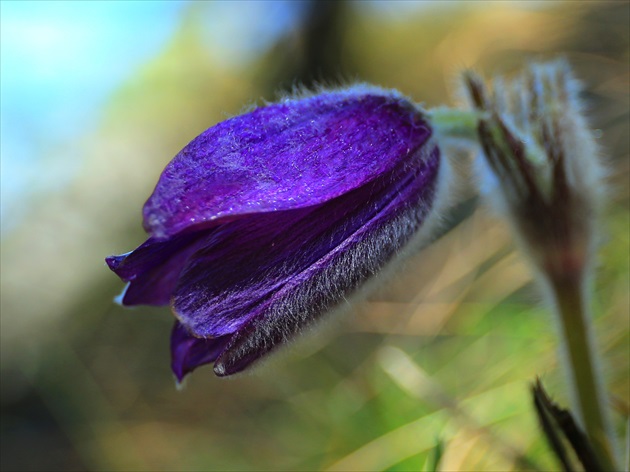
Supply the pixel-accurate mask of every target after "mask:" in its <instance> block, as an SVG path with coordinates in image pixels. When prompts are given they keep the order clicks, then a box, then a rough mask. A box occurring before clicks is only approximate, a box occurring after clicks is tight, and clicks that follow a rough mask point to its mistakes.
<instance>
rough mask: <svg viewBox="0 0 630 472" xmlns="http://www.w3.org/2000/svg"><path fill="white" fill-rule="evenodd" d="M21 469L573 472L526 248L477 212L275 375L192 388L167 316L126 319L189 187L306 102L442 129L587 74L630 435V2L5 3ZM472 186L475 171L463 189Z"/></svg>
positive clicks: (12, 397) (16, 463) (604, 326)
mask: <svg viewBox="0 0 630 472" xmlns="http://www.w3.org/2000/svg"><path fill="white" fill-rule="evenodd" d="M0 8H1V11H0V21H1V28H0V29H1V32H2V41H1V47H2V51H1V56H0V58H1V61H2V68H1V73H2V76H1V83H2V96H1V99H2V129H1V132H2V136H1V138H2V139H1V142H2V252H1V263H2V264H1V271H2V272H1V291H2V292H1V295H2V296H1V338H0V339H1V356H2V357H1V359H2V362H1V371H0V373H1V376H2V383H1V395H2V405H1V407H2V412H1V420H2V428H1V434H2V450H1V468H2V470H7V471H9V470H20V471H22V470H112V471H122V470H147V471H148V470H151V471H154V470H291V471H293V470H423V469H424V468H427V467H429V466H430V463H431V461H432V457H433V456H434V453H435V450H436V447H438V445H442V446H443V456H442V459H441V463H440V469H441V470H521V469H523V468H525V467H526V466H527V465H528V464H529V466H534V465H535V466H536V467H538V468H539V469H542V470H548V469H553V468H556V463H555V462H554V461H553V459H552V458H551V457H550V455H549V454H548V452H547V449H546V445H545V443H544V441H543V439H542V438H541V437H540V434H539V432H538V428H537V425H536V421H535V417H534V415H533V411H532V408H531V401H530V399H529V394H528V386H529V384H530V383H531V382H532V381H533V380H534V378H535V376H536V375H540V376H542V379H543V381H544V382H545V384H546V386H547V387H548V389H549V391H550V392H551V393H552V394H553V396H554V398H555V399H557V400H558V401H559V402H560V403H563V404H565V405H566V404H569V399H568V398H567V394H566V390H565V387H564V381H563V377H562V375H561V373H560V372H558V369H557V364H558V359H557V351H556V337H555V333H554V329H553V323H552V321H551V318H550V316H549V313H548V312H547V310H546V309H545V308H544V306H543V305H542V303H541V300H540V298H539V296H538V295H537V293H536V291H535V289H534V287H533V285H532V281H531V277H530V273H529V271H528V269H527V267H526V266H525V265H524V264H523V262H522V260H521V258H520V257H519V255H518V254H517V253H515V252H514V250H513V246H512V242H511V240H510V237H509V235H508V234H507V232H506V228H505V227H504V225H503V224H502V223H501V222H499V221H497V220H496V219H495V218H493V216H492V215H490V214H489V213H488V212H487V211H486V210H484V209H483V208H476V207H475V206H474V203H475V201H474V198H473V196H472V194H471V192H470V191H469V190H468V189H461V191H460V195H458V199H459V201H461V202H463V203H462V204H461V205H459V206H458V207H457V209H456V210H454V211H453V212H452V214H451V216H450V221H451V225H450V226H451V229H450V230H449V231H448V232H446V234H445V235H444V236H443V237H441V238H440V239H439V240H438V241H436V242H435V243H434V244H432V245H431V246H430V247H428V248H426V249H425V250H423V251H422V252H421V253H419V254H418V255H416V256H415V257H413V258H412V259H411V260H409V262H408V264H406V266H405V267H404V268H402V269H401V270H400V271H399V273H398V274H397V275H396V276H394V277H392V278H390V279H387V280H383V282H382V283H381V284H380V285H379V288H378V290H376V291H375V292H374V293H373V294H371V295H370V296H369V298H368V299H367V300H366V301H365V303H362V304H361V305H358V306H356V307H354V308H353V309H352V310H351V312H350V313H346V314H345V315H344V316H343V318H342V319H340V320H335V323H333V326H328V327H327V328H326V329H325V330H324V332H322V333H320V335H319V336H317V337H315V338H311V339H309V340H307V341H305V342H301V343H298V346H296V347H293V348H291V349H290V350H289V351H288V353H287V354H284V355H280V356H277V357H278V358H277V359H272V361H271V362H269V363H267V364H266V365H264V366H263V367H261V368H258V369H256V370H255V371H254V372H252V373H251V374H246V375H242V376H240V377H237V378H234V379H228V380H222V379H218V378H215V377H214V375H213V374H212V370H211V369H210V368H208V367H206V368H201V369H199V370H198V371H197V372H195V373H194V374H193V375H192V376H191V377H190V378H189V379H188V382H187V385H186V387H185V388H184V389H183V390H182V391H178V390H176V388H175V383H174V381H173V379H172V376H171V373H170V368H169V350H168V339H169V334H170V328H171V324H172V317H171V315H170V313H169V310H168V309H167V308H163V309H157V308H138V309H134V310H125V309H123V308H121V307H119V306H117V305H114V304H113V303H112V298H113V297H114V296H115V295H116V294H117V293H118V292H119V291H120V290H121V288H122V283H121V282H119V281H118V279H117V278H116V277H115V276H114V275H113V274H112V273H110V272H109V270H108V269H107V267H106V266H105V264H104V261H103V258H104V257H105V256H106V255H109V254H113V253H121V252H125V251H128V250H130V249H132V248H134V247H135V246H137V245H138V244H139V243H141V242H142V241H143V239H144V233H143V231H142V229H141V224H140V223H141V216H140V210H141V207H142V204H143V203H144V201H145V199H146V198H147V197H148V195H149V194H150V192H151V190H152V188H153V186H154V185H155V183H156V181H157V178H158V176H159V174H160V172H161V170H162V169H163V167H164V165H165V164H166V163H167V162H168V161H169V160H170V159H171V158H172V157H173V156H174V155H175V154H176V153H177V152H178V151H179V149H181V148H182V147H183V146H184V145H185V144H186V143H188V142H189V141H190V140H191V139H192V138H193V137H195V136H196V135H198V134H199V133H200V132H201V131H203V130H204V129H206V128H208V127H210V126H211V125H213V124H215V123H216V122H218V121H221V120H223V119H225V118H226V117H227V116H230V115H234V114H238V113H239V112H240V111H241V110H243V108H244V107H245V106H248V105H251V104H253V103H262V99H267V100H273V99H274V98H275V97H277V95H278V94H279V93H281V92H282V91H286V90H290V89H291V88H292V87H293V86H295V85H299V84H306V85H312V84H313V83H329V84H335V83H347V82H350V81H356V80H361V81H368V82H372V83H376V84H379V85H382V86H385V87H391V88H398V89H399V90H401V91H402V92H403V93H404V94H406V95H408V96H410V97H412V98H413V99H415V100H416V101H418V102H420V103H424V104H425V105H426V106H427V107H432V106H437V105H440V104H443V103H449V104H454V103H456V101H457V93H456V86H455V84H456V78H457V71H458V70H461V69H462V68H464V67H474V68H476V69H478V70H480V71H483V72H484V73H485V74H486V75H492V74H494V73H498V72H510V71H515V70H516V69H517V68H518V67H519V66H520V65H522V64H523V63H524V62H525V61H528V60H531V59H541V58H543V59H544V58H552V57H556V56H557V55H559V54H561V55H563V56H565V57H567V58H568V59H569V61H570V62H571V64H572V65H573V66H574V68H575V72H576V74H577V76H578V77H580V78H581V79H582V80H583V83H584V86H585V92H584V99H585V101H586V103H587V105H588V115H589V118H590V120H591V124H592V126H593V128H595V129H597V130H601V135H600V138H599V139H600V143H601V146H602V148H603V149H604V151H605V154H606V157H607V159H608V168H609V170H610V172H609V180H610V184H611V191H610V199H609V200H610V201H609V205H608V208H607V211H606V215H605V218H604V219H603V221H602V232H603V234H604V241H603V243H602V246H601V250H600V258H599V261H600V265H599V267H598V272H597V278H596V281H595V285H596V290H595V293H594V304H595V312H596V321H595V327H596V330H597V340H598V342H599V346H600V348H601V351H602V354H603V357H604V359H605V363H604V366H603V367H604V374H605V379H606V384H607V387H608V389H609V392H610V394H611V405H612V407H613V408H614V419H615V427H616V431H617V433H618V434H619V435H620V436H621V435H623V434H625V431H624V425H625V424H626V421H627V418H628V414H629V411H628V404H629V403H630V401H629V395H630V386H629V375H628V372H629V360H628V357H629V355H628V354H629V347H628V344H629V335H628V333H629V306H630V302H629V290H628V286H629V258H630V256H629V254H630V248H629V233H630V227H629V226H630V219H629V211H628V210H629V202H630V199H629V197H630V192H629V166H628V164H629V141H628V139H629V138H628V135H629V133H628V131H629V126H630V122H629V114H628V113H629V111H628V110H629V109H630V107H629V105H630V104H629V83H630V81H629V78H630V71H629V65H628V64H629V59H630V58H629V36H630V35H629V27H628V24H630V23H629V21H630V17H629V4H628V3H627V2H552V1H546V2H532V1H528V2H516V1H514V2H508V1H504V2H461V3H460V2H441V3H440V2H428V1H427V2H394V1H391V2H385V1H378V2H262V1H261V2H236V1H231V2H185V1H181V2H102V3H101V2H67V3H66V2H10V1H2V2H1V3H0ZM465 169H466V165H465V164H464V162H463V163H462V172H464V171H465Z"/></svg>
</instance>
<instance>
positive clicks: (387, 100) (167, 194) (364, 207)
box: [107, 85, 446, 381]
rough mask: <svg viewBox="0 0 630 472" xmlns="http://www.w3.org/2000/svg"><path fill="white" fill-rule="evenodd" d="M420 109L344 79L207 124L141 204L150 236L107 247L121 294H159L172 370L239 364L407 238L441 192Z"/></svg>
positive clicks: (135, 300)
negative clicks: (130, 246) (119, 248)
mask: <svg viewBox="0 0 630 472" xmlns="http://www.w3.org/2000/svg"><path fill="white" fill-rule="evenodd" d="M445 176H446V172H445V166H444V162H443V159H442V158H441V156H440V151H439V149H438V147H437V145H436V143H435V140H434V139H433V138H432V129H431V127H430V125H429V124H428V122H427V119H426V116H425V114H424V112H423V111H422V110H420V109H419V108H418V107H417V106H416V105H414V104H413V103H412V102H410V101H409V100H407V99H406V98H404V97H403V96H401V95H400V94H399V93H398V92H395V91H390V90H383V89H380V88H377V87H372V86H365V85H357V86H353V87H350V88H347V89H341V90H336V91H324V92H321V93H319V94H314V95H310V96H305V97H301V98H288V99H285V100H283V101H281V102H280V103H277V104H271V105H267V106H264V107H261V108H257V109H255V110H254V111H252V112H250V113H247V114H244V115H241V116H237V117H234V118H231V119H229V120H227V121H225V122H223V123H219V124H217V125H216V126H213V127H212V128H210V129H208V130H206V131H205V132H203V133H202V134H201V135H200V136H198V137H197V138H195V139H194V140H193V141H192V142H191V143H190V144H188V145H187V146H186V147H185V148H184V149H183V150H182V151H181V152H180V153H179V154H178V155H177V156H176V157H175V158H174V159H173V161H171V162H170V163H169V164H168V166H167V167H166V169H165V170H164V172H163V173H162V176H161V177H160V180H159V182H158V184H157V186H156V188H155V191H154V192H153V194H152V195H151V197H150V198H149V200H148V201H147V202H146V204H145V206H144V212H143V215H144V227H145V229H146V230H147V232H148V233H149V239H148V240H147V241H146V242H145V243H144V244H142V245H141V246H140V247H138V248H137V249H136V250H134V251H132V252H130V253H128V254H124V255H121V256H111V257H108V258H107V263H108V265H109V267H110V268H111V270H113V271H114V272H115V273H116V274H117V275H118V276H119V277H120V278H121V279H122V280H123V281H125V282H127V288H126V290H125V291H124V292H123V294H122V295H121V297H120V301H121V303H122V304H123V305H126V306H129V305H138V304H148V305H170V306H171V309H172V311H173V314H174V315H175V317H176V322H175V326H174V328H173V332H172V335H171V352H172V368H173V372H174V373H175V375H176V377H177V379H178V380H180V381H181V379H182V378H183V377H184V376H185V375H186V374H187V373H189V372H191V371H192V370H193V369H195V368H196V367H198V366H200V365H203V364H208V363H214V371H215V373H216V374H217V375H220V376H226V375H231V374H234V373H236V372H239V371H241V370H243V369H245V368H247V367H248V366H249V365H250V364H252V363H254V362H255V361H257V360H258V359H260V358H262V357H264V356H265V355H266V354H268V353H269V352H270V351H272V350H274V349H276V348H277V347H278V346H280V345H282V344H284V343H286V342H287V341H290V340H291V339H292V338H293V337H295V336H296V335H297V334H298V333H299V332H300V331H302V330H304V329H305V328H308V327H310V326H311V325H313V324H314V323H315V322H316V321H317V320H318V319H319V318H320V317H321V316H322V315H323V314H324V313H326V312H327V311H328V310H330V309H332V308H334V307H336V306H338V305H340V304H342V303H345V301H346V297H348V296H350V295H352V294H353V293H354V292H355V291H356V290H357V289H358V288H359V287H360V286H361V285H362V284H363V283H364V282H366V281H367V280H368V279H370V278H371V277H372V276H374V275H375V274H376V273H377V272H378V271H380V270H381V269H382V268H383V267H384V266H385V265H387V264H388V263H389V262H391V261H392V260H393V259H394V258H395V257H396V256H397V255H398V254H399V253H400V251H401V250H402V249H403V248H405V247H407V246H409V245H410V243H412V240H415V237H416V235H417V234H418V232H419V230H420V229H421V228H425V227H427V225H428V222H427V220H429V219H432V218H433V214H434V213H435V209H436V208H437V207H439V203H438V200H439V199H440V197H439V196H440V195H441V194H443V193H444V188H445V184H444V182H443V180H444V179H445V178H446V177H445Z"/></svg>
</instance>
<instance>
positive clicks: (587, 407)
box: [550, 273, 617, 470]
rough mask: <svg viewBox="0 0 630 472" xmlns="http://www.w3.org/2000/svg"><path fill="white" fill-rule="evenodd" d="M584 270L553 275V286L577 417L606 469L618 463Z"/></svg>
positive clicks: (563, 353)
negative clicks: (592, 325)
mask: <svg viewBox="0 0 630 472" xmlns="http://www.w3.org/2000/svg"><path fill="white" fill-rule="evenodd" d="M584 285H585V280H584V277H583V275H582V274H581V273H577V274H576V273H573V274H566V273H565V274H564V275H563V276H557V277H553V276H552V277H551V280H550V288H551V293H552V297H553V299H554V300H553V301H554V305H555V309H556V311H557V315H558V321H559V323H560V326H559V327H560V338H561V341H562V343H561V344H562V350H563V352H562V355H563V357H564V359H565V369H566V371H567V374H568V376H569V383H570V388H571V391H572V394H573V400H574V402H575V408H576V414H577V417H578V419H579V421H580V423H581V425H582V427H583V428H584V430H585V433H586V435H587V436H588V438H589V439H590V441H591V444H592V446H593V450H594V451H595V454H596V455H597V458H598V459H599V461H600V463H601V465H602V467H603V468H604V469H605V470H617V469H616V468H615V466H614V464H615V461H614V455H613V447H612V443H611V440H610V437H611V436H610V435H609V434H610V421H609V418H608V414H607V412H608V409H607V408H606V395H605V393H604V390H603V388H602V381H601V378H600V377H601V375H600V371H599V370H598V367H599V363H598V362H597V359H596V352H595V349H594V340H593V337H592V333H591V326H590V323H591V314H590V312H589V307H588V302H587V297H586V296H585V294H586V292H585V288H586V287H585V286H584Z"/></svg>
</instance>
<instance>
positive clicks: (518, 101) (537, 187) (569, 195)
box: [464, 61, 603, 277]
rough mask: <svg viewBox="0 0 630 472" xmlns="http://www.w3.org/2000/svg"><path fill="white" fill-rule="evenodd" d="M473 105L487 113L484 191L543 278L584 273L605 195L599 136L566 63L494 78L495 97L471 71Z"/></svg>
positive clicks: (481, 164) (482, 133)
mask: <svg viewBox="0 0 630 472" xmlns="http://www.w3.org/2000/svg"><path fill="white" fill-rule="evenodd" d="M464 81H465V87H466V89H467V91H468V96H469V99H470V102H471V103H472V105H473V106H474V107H475V108H476V109H477V110H479V111H480V112H484V113H485V114H482V115H481V116H482V118H481V119H480V120H479V125H478V134H479V140H480V143H481V146H482V156H480V159H478V160H477V164H478V170H479V179H480V186H481V191H482V193H484V194H485V196H486V197H487V198H488V199H489V200H490V202H491V203H492V204H493V205H494V206H495V207H496V208H497V209H498V210H499V212H501V213H502V214H504V215H505V216H506V217H507V218H508V219H509V221H511V222H512V224H513V226H514V228H515V234H516V236H517V238H518V239H519V241H520V242H521V244H522V247H523V248H524V250H525V252H526V253H527V254H528V255H529V256H530V258H531V260H532V262H533V264H534V266H535V267H536V268H538V269H539V270H540V271H541V272H542V274H543V275H548V276H552V277H561V276H563V274H565V275H566V274H572V273H576V272H577V273H581V272H582V271H583V270H585V268H586V267H587V266H588V264H589V263H590V260H591V256H592V252H593V248H594V244H595V228H596V222H597V213H598V209H599V207H600V201H601V196H602V189H603V185H602V174H603V172H602V169H601V166H600V162H599V156H598V150H597V146H596V144H595V141H594V138H593V133H592V132H591V131H590V130H589V129H588V127H587V125H586V121H585V119H584V117H583V116H582V106H581V104H580V103H579V100H578V97H577V93H578V84H577V82H576V81H575V79H574V78H573V77H572V74H571V71H570V69H569V67H568V65H567V64H566V63H565V62H564V61H555V62H551V63H546V64H532V65H530V66H529V67H528V68H527V69H526V70H525V71H524V72H523V73H522V74H521V75H520V76H519V77H517V78H515V79H513V80H511V81H504V80H502V79H500V78H499V79H496V80H495V81H494V90H493V94H492V95H490V93H489V92H488V90H486V88H485V86H484V84H483V82H482V81H481V79H480V78H479V77H477V76H476V75H474V74H472V73H468V74H466V75H465V78H464Z"/></svg>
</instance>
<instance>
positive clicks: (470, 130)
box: [428, 107, 482, 142]
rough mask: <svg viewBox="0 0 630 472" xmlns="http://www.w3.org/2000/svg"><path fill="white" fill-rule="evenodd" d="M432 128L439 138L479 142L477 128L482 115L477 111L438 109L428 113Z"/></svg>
mask: <svg viewBox="0 0 630 472" xmlns="http://www.w3.org/2000/svg"><path fill="white" fill-rule="evenodd" d="M428 115H429V121H430V122H431V127H432V128H433V129H434V130H436V133H437V134H438V136H442V137H444V138H458V139H466V140H469V141H475V142H476V141H477V126H478V123H479V118H480V117H481V116H482V113H481V112H479V111H477V110H462V109H459V108H449V107H438V108H433V109H432V110H430V111H429V112H428Z"/></svg>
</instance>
